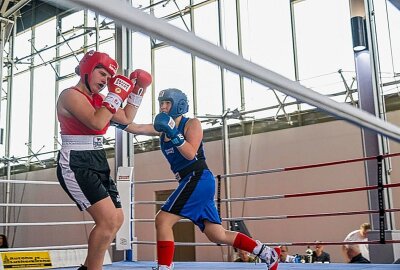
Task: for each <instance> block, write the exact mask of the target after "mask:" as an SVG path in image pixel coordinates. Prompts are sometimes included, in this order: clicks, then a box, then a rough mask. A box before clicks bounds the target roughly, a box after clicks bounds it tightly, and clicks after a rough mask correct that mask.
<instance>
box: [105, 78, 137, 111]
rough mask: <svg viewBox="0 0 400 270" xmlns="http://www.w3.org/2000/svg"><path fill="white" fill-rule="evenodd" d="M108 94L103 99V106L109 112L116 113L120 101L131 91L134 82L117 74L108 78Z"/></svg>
mask: <svg viewBox="0 0 400 270" xmlns="http://www.w3.org/2000/svg"><path fill="white" fill-rule="evenodd" d="M107 85H108V94H107V96H106V97H105V98H104V100H103V106H104V107H106V108H107V109H108V110H109V111H110V112H111V113H116V112H117V110H118V109H119V107H121V104H122V102H124V100H125V99H126V98H127V97H128V95H129V94H130V93H131V92H132V90H133V87H134V84H133V83H132V81H131V80H129V79H128V78H127V77H125V76H123V75H117V76H115V77H113V78H111V79H109V80H108V83H107Z"/></svg>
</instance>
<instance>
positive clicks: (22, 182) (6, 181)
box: [0, 179, 60, 185]
mask: <svg viewBox="0 0 400 270" xmlns="http://www.w3.org/2000/svg"><path fill="white" fill-rule="evenodd" d="M0 183H10V184H34V185H60V183H59V182H58V181H32V180H4V179H0Z"/></svg>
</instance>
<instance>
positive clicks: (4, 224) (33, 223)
mask: <svg viewBox="0 0 400 270" xmlns="http://www.w3.org/2000/svg"><path fill="white" fill-rule="evenodd" d="M83 224H94V221H60V222H25V223H18V222H15V223H0V227H16V226H58V225H83Z"/></svg>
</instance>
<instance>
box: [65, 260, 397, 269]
mask: <svg viewBox="0 0 400 270" xmlns="http://www.w3.org/2000/svg"><path fill="white" fill-rule="evenodd" d="M154 266H156V264H155V262H115V263H113V264H112V265H105V266H104V268H103V269H104V270H126V269H147V270H150V269H151V268H152V267H154ZM58 269H59V270H71V269H77V267H73V268H71V267H69V268H58ZM189 269H197V270H213V269H215V270H217V269H237V270H239V269H242V270H246V269H248V270H250V269H251V270H257V269H266V266H265V264H263V263H257V264H254V263H233V262H229V263H223V262H176V263H175V267H174V270H189ZM308 269H311V270H320V269H321V270H325V269H331V270H333V269H335V270H346V269H349V270H372V269H373V270H387V269H393V270H394V269H397V270H400V265H399V264H344V263H329V264H328V263H324V264H322V263H314V264H308V263H284V264H280V265H279V268H278V270H308Z"/></svg>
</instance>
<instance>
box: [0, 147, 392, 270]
mask: <svg viewBox="0 0 400 270" xmlns="http://www.w3.org/2000/svg"><path fill="white" fill-rule="evenodd" d="M399 156H400V153H392V154H387V155H383V156H377V157H364V158H356V159H348V160H338V161H331V162H325V163H316V164H306V165H301V166H292V167H284V168H272V169H266V170H259V171H251V172H242V173H234V174H229V175H216V176H215V178H216V181H217V184H218V187H219V188H218V192H217V196H216V203H217V206H218V208H219V209H220V204H221V203H225V202H228V201H229V202H238V201H260V200H262V201H266V200H282V199H290V198H298V197H313V196H322V195H324V196H329V195H331V194H340V193H354V192H365V191H371V190H378V192H383V190H384V189H391V188H398V187H400V183H399V182H397V183H391V184H383V183H382V182H381V181H380V182H379V184H378V185H377V186H363V187H352V188H347V189H335V190H320V191H313V192H305V193H292V194H277V195H268V196H257V197H251V196H249V197H243V198H231V199H224V198H222V197H221V190H220V184H221V182H223V181H224V178H227V177H230V178H233V179H234V178H235V177H240V176H244V175H263V174H275V173H284V172H289V171H302V170H312V169H315V168H321V167H330V166H340V165H343V164H353V163H359V162H365V161H367V160H376V161H377V162H378V166H380V165H379V164H381V163H382V160H383V159H385V158H398V157H399ZM379 171H380V172H382V170H379ZM130 173H132V168H120V169H119V174H118V177H119V178H118V179H119V180H121V179H123V182H120V181H118V183H119V184H122V185H123V184H127V185H128V186H131V185H132V184H133V186H135V185H138V186H140V185H163V184H165V183H170V182H175V181H176V180H175V179H161V180H146V181H135V182H133V183H132V182H129V181H126V180H127V179H128V177H127V175H129V174H130ZM378 178H380V179H381V177H379V176H378ZM9 182H11V183H14V184H34V185H58V183H57V182H50V181H22V180H0V184H2V183H9ZM124 194H125V195H124ZM126 194H129V193H124V191H122V193H121V200H122V202H123V203H124V200H126V199H127V200H128V202H127V203H126V202H125V204H123V205H124V209H129V205H132V206H134V208H137V207H140V205H154V206H155V205H157V204H161V203H162V202H157V201H135V200H134V201H129V199H130V198H132V197H131V196H126ZM133 198H134V197H133ZM382 199H383V195H382ZM379 205H380V206H381V207H382V206H383V205H384V204H383V203H380V204H379ZM2 206H4V205H2ZM9 206H11V207H53V206H54V207H75V205H74V204H41V203H37V204H11V205H9ZM398 211H400V209H396V208H382V209H381V208H380V209H378V210H363V211H347V212H329V213H308V214H303V213H300V214H297V215H281V216H253V217H233V218H222V220H223V221H237V220H257V221H260V222H261V221H268V220H277V219H300V218H302V219H304V218H306V219H312V218H316V217H334V216H346V215H366V214H368V215H380V216H384V214H385V213H393V212H398ZM128 213H129V212H128ZM127 216H129V214H128V215H127ZM383 218H384V217H383ZM138 222H144V223H151V227H152V228H154V219H137V218H131V219H130V220H129V219H128V220H127V222H126V223H125V225H126V227H125V228H132V227H134V226H132V224H134V223H138ZM182 222H185V220H183V221H182ZM91 223H92V222H90V221H81V222H42V223H7V224H5V223H2V224H0V226H8V227H10V226H60V225H72V224H91ZM379 230H380V232H381V233H380V234H379V235H380V236H381V238H380V239H378V240H373V241H368V242H340V241H339V242H328V241H323V239H321V241H320V242H319V244H321V245H326V246H330V245H332V246H338V245H343V244H350V243H352V244H354V243H363V244H365V243H368V244H369V245H381V244H397V245H398V244H400V239H399V240H388V239H385V232H384V230H385V229H384V228H379ZM128 231H129V232H128V235H126V234H122V235H119V236H118V235H117V240H116V242H117V243H114V244H113V245H118V241H120V239H121V238H123V239H124V238H126V237H132V236H133V235H134V232H133V231H131V230H130V229H128ZM138 237H139V238H141V237H140V235H139V236H138ZM132 244H133V245H137V249H140V247H141V245H153V246H154V245H155V242H154V241H146V240H139V241H134V240H132V241H130V243H126V246H127V247H128V248H130V246H131V245H132ZM266 244H267V245H270V246H278V245H288V246H311V245H315V241H310V242H291V243H290V242H279V243H273V242H271V243H266ZM190 245H193V246H205V247H207V248H209V249H211V250H212V249H214V248H217V245H216V244H214V243H210V242H207V243H187V242H177V243H176V246H190ZM85 247H86V245H73V246H48V247H26V248H10V249H8V250H7V249H6V250H5V251H33V250H50V251H55V250H60V249H75V250H76V249H84V248H85ZM60 262H61V260H60ZM76 263H77V262H76V261H75V264H76ZM154 266H156V263H155V262H154V261H151V262H150V261H124V262H114V263H111V261H108V262H107V263H106V264H105V266H104V269H109V270H112V269H131V268H135V269H136V268H137V269H151V267H154ZM75 268H76V267H75ZM27 269H29V268H27ZM57 269H74V268H71V267H67V268H65V267H59V268H57ZM175 269H207V270H208V269H265V265H264V264H263V263H256V264H254V263H236V262H176V264H175ZM279 269H377V270H380V269H399V265H398V264H345V263H330V264H326V263H324V264H322V263H314V264H310V263H291V264H280V266H279Z"/></svg>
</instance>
